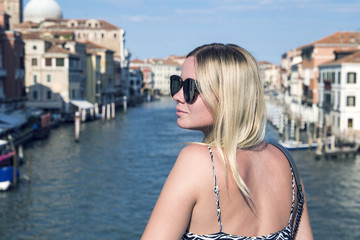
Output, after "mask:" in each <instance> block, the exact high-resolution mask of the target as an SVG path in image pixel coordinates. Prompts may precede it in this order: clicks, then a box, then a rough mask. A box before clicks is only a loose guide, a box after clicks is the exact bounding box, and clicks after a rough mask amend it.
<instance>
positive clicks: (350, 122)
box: [348, 118, 353, 128]
mask: <svg viewBox="0 0 360 240" xmlns="http://www.w3.org/2000/svg"><path fill="white" fill-rule="evenodd" d="M348 128H353V120H352V118H348Z"/></svg>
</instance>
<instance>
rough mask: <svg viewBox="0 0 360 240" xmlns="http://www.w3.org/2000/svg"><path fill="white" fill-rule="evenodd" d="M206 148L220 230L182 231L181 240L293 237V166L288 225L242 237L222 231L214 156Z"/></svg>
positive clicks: (280, 238) (284, 238)
mask: <svg viewBox="0 0 360 240" xmlns="http://www.w3.org/2000/svg"><path fill="white" fill-rule="evenodd" d="M208 148H209V151H210V156H211V161H212V168H213V175H214V186H215V187H214V192H215V196H216V210H217V218H218V224H219V229H220V231H219V232H218V233H213V234H206V235H198V234H194V233H190V232H187V231H186V232H185V233H184V235H183V236H182V240H288V239H293V238H294V234H293V231H292V226H291V223H292V220H293V213H294V205H295V178H294V173H293V168H291V170H292V189H293V195H292V204H291V212H290V220H289V223H288V225H287V226H286V227H285V228H284V229H282V230H280V231H278V232H276V233H273V234H269V235H266V236H257V237H242V236H236V235H232V234H227V233H224V232H223V231H222V223H221V211H220V204H219V187H218V185H217V181H216V175H215V167H214V157H213V153H212V151H211V148H210V147H208ZM280 150H282V149H280ZM287 157H288V156H287ZM288 160H289V159H288ZM289 161H290V160H289ZM301 212H302V211H301ZM300 215H301V213H300ZM296 223H297V221H296Z"/></svg>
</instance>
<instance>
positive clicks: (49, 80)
mask: <svg viewBox="0 0 360 240" xmlns="http://www.w3.org/2000/svg"><path fill="white" fill-rule="evenodd" d="M46 79H47V82H51V75H50V74H48V75H47V76H46Z"/></svg>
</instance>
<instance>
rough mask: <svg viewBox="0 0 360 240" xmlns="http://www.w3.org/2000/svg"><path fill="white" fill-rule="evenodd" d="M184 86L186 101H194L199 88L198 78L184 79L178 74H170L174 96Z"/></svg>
mask: <svg viewBox="0 0 360 240" xmlns="http://www.w3.org/2000/svg"><path fill="white" fill-rule="evenodd" d="M181 88H183V91H184V98H185V101H186V102H187V103H189V104H191V103H193V102H194V101H195V99H196V96H197V95H198V94H199V90H198V88H197V86H196V80H194V79H192V78H187V79H185V80H184V81H183V80H182V79H181V77H180V76H178V75H172V76H170V92H171V96H172V97H173V96H174V95H175V94H176V93H177V92H179V91H180V89H181Z"/></svg>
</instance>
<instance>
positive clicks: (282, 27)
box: [24, 0, 360, 64]
mask: <svg viewBox="0 0 360 240" xmlns="http://www.w3.org/2000/svg"><path fill="white" fill-rule="evenodd" d="M56 1H57V3H58V4H59V5H60V6H61V8H62V11H63V18H65V19H69V18H75V19H91V18H95V19H102V20H105V21H108V22H109V23H111V24H113V25H115V26H118V27H120V28H123V29H124V30H125V33H126V35H125V48H126V49H128V50H129V52H130V53H131V59H135V58H138V59H146V58H151V57H153V58H166V57H168V56H170V55H179V56H182V55H186V54H187V53H188V52H190V51H191V50H193V49H194V48H196V47H198V46H200V45H203V44H207V43H213V42H218V43H234V44H237V45H239V46H241V47H244V48H245V49H247V50H248V51H249V52H250V53H252V54H253V55H254V57H255V58H256V59H257V60H259V61H269V62H272V63H275V64H280V59H281V55H282V54H283V53H286V52H287V51H288V50H291V49H293V48H296V47H299V46H302V45H305V44H308V43H311V42H314V41H316V40H319V39H321V38H324V37H326V36H329V35H331V34H333V33H335V32H338V31H360V1H359V0H56ZM28 2H29V0H25V1H24V6H26V3H28Z"/></svg>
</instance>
